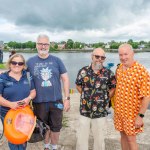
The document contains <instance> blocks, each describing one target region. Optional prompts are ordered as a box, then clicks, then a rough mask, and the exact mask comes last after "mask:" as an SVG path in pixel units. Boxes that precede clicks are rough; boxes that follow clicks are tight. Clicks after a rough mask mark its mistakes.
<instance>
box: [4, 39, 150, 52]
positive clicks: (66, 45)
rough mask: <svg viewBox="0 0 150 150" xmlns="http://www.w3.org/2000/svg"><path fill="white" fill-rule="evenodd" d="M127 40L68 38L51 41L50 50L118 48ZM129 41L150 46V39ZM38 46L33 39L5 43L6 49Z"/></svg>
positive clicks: (136, 44) (136, 46)
mask: <svg viewBox="0 0 150 150" xmlns="http://www.w3.org/2000/svg"><path fill="white" fill-rule="evenodd" d="M122 43H125V42H116V41H114V40H112V41H110V42H107V43H104V42H97V43H92V44H87V43H82V42H77V41H73V40H72V39H68V40H67V41H62V42H60V43H56V42H51V43H50V50H59V49H69V50H71V49H79V50H80V49H83V48H84V49H86V48H97V47H102V48H109V49H118V47H119V46H120V45H121V44H122ZM127 43H129V44H131V45H132V47H133V48H134V49H137V48H139V47H142V46H143V47H144V48H150V41H149V42H146V41H139V42H136V41H133V40H132V39H130V40H128V41H127ZM60 45H63V47H60ZM107 46H108V47H107ZM35 48H36V43H35V42H32V41H28V42H24V43H21V42H16V41H10V42H8V43H5V47H4V49H21V50H24V49H32V50H34V49H35Z"/></svg>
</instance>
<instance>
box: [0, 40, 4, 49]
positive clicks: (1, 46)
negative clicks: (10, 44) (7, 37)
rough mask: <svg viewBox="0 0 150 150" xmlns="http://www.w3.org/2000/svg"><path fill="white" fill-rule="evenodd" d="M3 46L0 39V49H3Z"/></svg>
mask: <svg viewBox="0 0 150 150" xmlns="http://www.w3.org/2000/svg"><path fill="white" fill-rule="evenodd" d="M3 48H4V42H3V41H0V49H3Z"/></svg>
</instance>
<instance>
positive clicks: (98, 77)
mask: <svg viewBox="0 0 150 150" xmlns="http://www.w3.org/2000/svg"><path fill="white" fill-rule="evenodd" d="M76 85H78V86H81V88H82V93H81V97H80V114H81V115H83V116H86V117H89V118H100V117H105V116H107V107H108V105H109V101H110V98H109V90H110V89H111V88H115V86H116V80H115V76H114V73H113V72H112V71H111V70H109V69H107V68H105V67H103V68H102V69H101V70H99V71H98V73H97V74H95V73H94V71H93V70H92V67H91V65H90V66H85V67H83V68H82V69H80V70H79V72H78V75H77V79H76Z"/></svg>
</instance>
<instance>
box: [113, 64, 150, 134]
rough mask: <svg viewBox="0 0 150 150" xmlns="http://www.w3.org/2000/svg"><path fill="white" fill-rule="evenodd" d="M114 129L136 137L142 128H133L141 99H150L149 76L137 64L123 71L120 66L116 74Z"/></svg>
mask: <svg viewBox="0 0 150 150" xmlns="http://www.w3.org/2000/svg"><path fill="white" fill-rule="evenodd" d="M116 75H117V86H116V92H115V116H114V124H115V128H116V129H117V130H119V131H124V132H125V133H126V134H127V135H136V134H137V133H139V132H142V131H143V128H142V127H141V128H138V129H136V128H135V125H134V123H135V118H136V116H137V114H138V112H139V109H140V107H141V103H142V98H143V97H150V74H149V72H148V71H147V70H146V69H145V68H144V67H143V66H142V65H141V64H139V63H138V62H134V64H133V65H132V66H131V67H130V68H128V69H127V70H124V71H123V66H122V64H121V65H120V66H119V68H118V69H117V72H116Z"/></svg>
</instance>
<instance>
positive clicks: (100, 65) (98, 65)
mask: <svg viewBox="0 0 150 150" xmlns="http://www.w3.org/2000/svg"><path fill="white" fill-rule="evenodd" d="M102 67H103V65H102V64H101V63H96V64H94V70H100V69H102Z"/></svg>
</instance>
